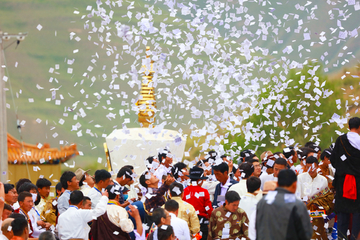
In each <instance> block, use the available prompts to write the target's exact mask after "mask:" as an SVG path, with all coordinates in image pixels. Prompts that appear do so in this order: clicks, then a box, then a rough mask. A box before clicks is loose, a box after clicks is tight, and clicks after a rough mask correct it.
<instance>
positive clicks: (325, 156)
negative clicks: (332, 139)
mask: <svg viewBox="0 0 360 240" xmlns="http://www.w3.org/2000/svg"><path fill="white" fill-rule="evenodd" d="M331 153H332V150H331V149H330V148H327V149H325V150H324V151H323V152H322V153H321V155H320V159H321V161H322V164H324V165H325V166H328V165H329V164H330V157H331Z"/></svg>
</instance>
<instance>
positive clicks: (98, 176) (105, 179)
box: [95, 169, 131, 191]
mask: <svg viewBox="0 0 360 240" xmlns="http://www.w3.org/2000/svg"><path fill="white" fill-rule="evenodd" d="M130 171H131V170H130ZM110 178H111V174H110V173H109V172H108V171H106V170H105V169H99V170H96V172H95V184H96V186H97V187H98V188H99V190H100V191H101V190H102V189H103V188H106V187H107V186H108V185H109V183H110Z"/></svg>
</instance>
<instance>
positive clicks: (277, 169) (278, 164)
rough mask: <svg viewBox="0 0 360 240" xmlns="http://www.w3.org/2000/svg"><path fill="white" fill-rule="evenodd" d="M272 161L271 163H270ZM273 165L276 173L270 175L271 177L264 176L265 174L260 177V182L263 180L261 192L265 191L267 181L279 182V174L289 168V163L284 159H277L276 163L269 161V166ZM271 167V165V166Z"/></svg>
mask: <svg viewBox="0 0 360 240" xmlns="http://www.w3.org/2000/svg"><path fill="white" fill-rule="evenodd" d="M270 161H271V162H270ZM270 164H273V165H274V173H273V174H270V175H264V174H265V173H263V174H262V175H261V176H260V180H261V186H260V188H261V190H264V184H265V183H266V182H267V181H276V182H277V176H278V174H279V172H280V171H281V170H283V169H285V168H286V166H287V161H286V160H285V159H284V158H277V159H275V161H274V162H273V161H272V160H268V162H267V165H270ZM270 166H271V165H270Z"/></svg>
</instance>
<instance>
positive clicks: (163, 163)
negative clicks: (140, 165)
mask: <svg viewBox="0 0 360 240" xmlns="http://www.w3.org/2000/svg"><path fill="white" fill-rule="evenodd" d="M158 159H159V161H160V166H159V168H158V169H156V171H155V173H154V175H155V176H156V177H157V179H160V180H161V179H162V177H163V176H164V175H168V174H169V173H171V164H172V162H173V159H172V155H171V152H170V151H169V150H167V149H164V150H162V151H161V152H159V158H158ZM158 185H159V187H161V185H162V182H161V181H159V183H158Z"/></svg>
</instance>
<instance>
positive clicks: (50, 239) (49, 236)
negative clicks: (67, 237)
mask: <svg viewBox="0 0 360 240" xmlns="http://www.w3.org/2000/svg"><path fill="white" fill-rule="evenodd" d="M39 240H55V236H54V234H53V233H52V232H51V231H45V232H42V233H40V235H39Z"/></svg>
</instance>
